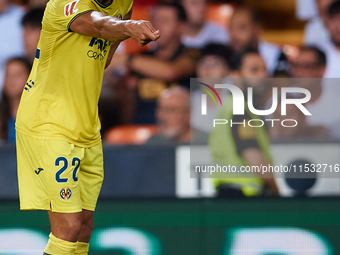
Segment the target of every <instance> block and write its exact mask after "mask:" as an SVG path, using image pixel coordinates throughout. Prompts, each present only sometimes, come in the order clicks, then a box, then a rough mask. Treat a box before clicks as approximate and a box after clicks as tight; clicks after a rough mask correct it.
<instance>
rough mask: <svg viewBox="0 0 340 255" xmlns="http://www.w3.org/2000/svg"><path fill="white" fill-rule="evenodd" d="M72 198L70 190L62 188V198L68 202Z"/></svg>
mask: <svg viewBox="0 0 340 255" xmlns="http://www.w3.org/2000/svg"><path fill="white" fill-rule="evenodd" d="M71 196H72V191H71V189H70V188H62V189H61V191H60V197H61V198H62V199H64V200H68V199H69V198H70V197H71Z"/></svg>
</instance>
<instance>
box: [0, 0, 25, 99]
mask: <svg viewBox="0 0 340 255" xmlns="http://www.w3.org/2000/svg"><path fill="white" fill-rule="evenodd" d="M23 15H24V10H23V9H22V8H20V7H18V6H15V5H11V4H9V2H8V0H0V31H1V35H2V39H1V40H0V49H1V51H0V92H1V90H2V85H3V80H4V75H5V65H6V61H7V60H8V59H9V58H11V57H14V56H21V55H22V54H23V52H24V46H23V42H22V28H21V25H20V21H21V18H22V16H23Z"/></svg>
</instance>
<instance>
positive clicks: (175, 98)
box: [147, 87, 208, 145]
mask: <svg viewBox="0 0 340 255" xmlns="http://www.w3.org/2000/svg"><path fill="white" fill-rule="evenodd" d="M156 119H157V127H158V132H159V133H158V134H157V135H153V136H151V137H150V139H149V140H148V141H147V144H154V145H162V144H164V145H171V144H172V145H180V144H190V134H191V139H192V140H191V143H192V144H207V138H208V135H207V134H205V133H202V132H200V131H197V130H191V129H190V93H189V91H188V89H186V88H183V87H172V88H169V89H166V90H164V91H163V92H162V93H161V95H160V97H159V98H158V103H157V109H156Z"/></svg>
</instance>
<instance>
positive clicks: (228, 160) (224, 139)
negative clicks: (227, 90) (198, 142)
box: [209, 50, 278, 197]
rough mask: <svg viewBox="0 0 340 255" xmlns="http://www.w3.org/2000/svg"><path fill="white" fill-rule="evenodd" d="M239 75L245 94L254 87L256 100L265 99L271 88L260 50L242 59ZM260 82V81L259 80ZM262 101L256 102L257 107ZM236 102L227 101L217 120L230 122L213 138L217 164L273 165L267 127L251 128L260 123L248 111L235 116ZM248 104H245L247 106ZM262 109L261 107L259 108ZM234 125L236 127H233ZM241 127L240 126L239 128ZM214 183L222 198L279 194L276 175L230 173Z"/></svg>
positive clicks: (214, 131)
mask: <svg viewBox="0 0 340 255" xmlns="http://www.w3.org/2000/svg"><path fill="white" fill-rule="evenodd" d="M238 63H239V64H238V65H237V71H238V75H239V77H240V78H242V80H241V82H243V86H240V88H241V89H242V90H243V92H244V94H246V93H247V92H246V91H247V87H252V88H253V91H254V97H255V96H260V95H262V94H263V93H264V92H265V90H266V89H268V87H267V86H266V84H265V83H263V82H261V81H263V80H262V79H261V78H265V77H266V69H265V64H264V60H263V59H262V57H261V55H260V54H259V52H257V51H256V50H247V51H245V52H244V53H243V54H241V55H239V60H238ZM255 78H258V79H255ZM255 101H256V102H260V101H261V100H255V99H254V105H255V104H256V102H255ZM232 104H233V99H232V98H231V95H230V96H228V97H227V98H226V100H225V101H224V103H223V107H222V109H221V111H220V112H219V114H218V116H217V117H216V118H217V119H225V120H228V123H226V124H225V125H216V126H215V127H214V128H213V130H212V132H211V133H210V136H209V147H210V149H211V151H212V157H213V161H214V163H217V164H219V165H221V166H228V165H231V166H236V167H238V168H240V167H241V166H247V165H249V166H260V165H261V164H262V165H268V164H272V157H271V154H270V143H269V138H268V134H267V131H266V129H265V127H264V126H262V127H251V126H250V125H248V124H245V125H243V124H241V123H243V122H244V123H248V121H249V120H251V119H260V117H259V116H257V115H255V114H253V113H251V112H250V110H249V109H248V107H245V113H244V115H233V106H232ZM246 105H247V104H246V103H245V106H246ZM255 108H257V109H259V108H258V107H255ZM231 121H232V123H235V124H230V123H231ZM236 123H237V124H236ZM215 177H216V178H214V179H213V182H214V184H215V187H216V189H217V190H218V194H219V196H220V197H252V196H258V195H260V194H261V193H262V192H263V191H264V189H265V187H266V186H267V187H268V190H269V193H271V194H278V189H277V186H276V183H275V180H274V179H273V176H272V174H268V175H259V176H257V175H256V174H254V173H241V174H240V173H234V174H233V173H229V174H223V175H222V176H221V175H218V176H215Z"/></svg>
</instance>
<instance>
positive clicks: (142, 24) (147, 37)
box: [70, 11, 160, 46]
mask: <svg viewBox="0 0 340 255" xmlns="http://www.w3.org/2000/svg"><path fill="white" fill-rule="evenodd" d="M70 29H71V30H72V31H73V32H76V33H79V34H82V35H87V36H92V37H97V38H103V39H105V40H108V41H111V42H119V41H123V40H125V39H127V38H130V37H131V38H132V39H134V40H135V41H136V42H137V43H138V44H139V45H142V46H144V45H146V44H148V43H149V42H151V41H155V40H157V39H158V38H159V36H160V32H159V30H156V29H155V28H154V27H153V26H152V24H151V23H150V22H149V21H145V20H120V19H118V18H115V17H112V16H107V15H105V14H103V13H101V12H97V11H91V12H88V13H85V14H82V15H80V16H79V17H77V18H76V19H75V20H74V21H73V22H72V23H71V25H70Z"/></svg>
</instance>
